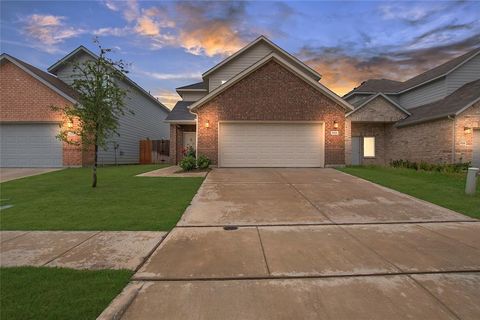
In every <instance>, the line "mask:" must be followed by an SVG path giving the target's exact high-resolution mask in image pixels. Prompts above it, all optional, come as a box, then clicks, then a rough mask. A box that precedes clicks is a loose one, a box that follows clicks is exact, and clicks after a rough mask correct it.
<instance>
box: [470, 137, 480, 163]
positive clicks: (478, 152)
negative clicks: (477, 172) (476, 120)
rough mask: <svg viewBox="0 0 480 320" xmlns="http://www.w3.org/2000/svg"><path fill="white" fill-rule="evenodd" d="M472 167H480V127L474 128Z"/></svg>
mask: <svg viewBox="0 0 480 320" xmlns="http://www.w3.org/2000/svg"><path fill="white" fill-rule="evenodd" d="M472 167H475V168H480V129H476V130H473V160H472Z"/></svg>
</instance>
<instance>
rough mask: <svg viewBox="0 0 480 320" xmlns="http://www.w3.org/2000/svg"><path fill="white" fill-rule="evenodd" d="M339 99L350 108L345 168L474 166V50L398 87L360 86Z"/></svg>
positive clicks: (381, 82) (478, 114) (477, 150)
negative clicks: (398, 164)
mask: <svg viewBox="0 0 480 320" xmlns="http://www.w3.org/2000/svg"><path fill="white" fill-rule="evenodd" d="M344 99H345V100H347V101H348V102H349V103H350V104H352V105H354V106H355V110H354V111H352V112H350V113H348V114H347V121H346V122H347V131H348V133H347V143H346V144H347V154H346V162H347V163H349V164H350V163H351V164H354V165H358V164H380V165H385V164H388V163H389V162H390V161H392V160H399V159H403V160H410V161H417V162H420V161H424V162H428V163H458V162H472V164H473V165H474V166H480V48H477V49H475V50H473V51H470V52H468V53H466V54H464V55H462V56H460V57H457V58H455V59H453V60H450V61H448V62H446V63H444V64H442V65H440V66H438V67H436V68H433V69H431V70H428V71H426V72H424V73H422V74H420V75H418V76H416V77H413V78H411V79H409V80H407V81H404V82H399V81H393V80H388V79H371V80H368V81H365V82H363V83H362V84H361V85H360V86H359V87H358V88H355V89H354V90H352V91H351V92H350V93H348V94H347V95H345V97H344ZM349 135H350V136H351V141H348V136H349Z"/></svg>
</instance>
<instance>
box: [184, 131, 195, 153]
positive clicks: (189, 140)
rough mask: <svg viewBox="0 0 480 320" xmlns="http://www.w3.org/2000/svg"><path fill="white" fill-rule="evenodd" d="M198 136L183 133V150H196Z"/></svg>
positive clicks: (192, 133)
mask: <svg viewBox="0 0 480 320" xmlns="http://www.w3.org/2000/svg"><path fill="white" fill-rule="evenodd" d="M196 136H197V134H196V133H195V132H184V133H183V148H184V149H187V148H189V147H192V148H193V149H195V146H196V140H197V139H196Z"/></svg>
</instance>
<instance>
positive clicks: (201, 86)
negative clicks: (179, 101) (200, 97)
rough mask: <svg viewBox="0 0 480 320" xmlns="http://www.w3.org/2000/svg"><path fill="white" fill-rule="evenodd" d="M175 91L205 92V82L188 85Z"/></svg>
mask: <svg viewBox="0 0 480 320" xmlns="http://www.w3.org/2000/svg"><path fill="white" fill-rule="evenodd" d="M176 90H177V91H207V90H208V89H207V83H206V82H203V81H202V82H197V83H193V84H189V85H186V86H183V87H178V88H177V89H176Z"/></svg>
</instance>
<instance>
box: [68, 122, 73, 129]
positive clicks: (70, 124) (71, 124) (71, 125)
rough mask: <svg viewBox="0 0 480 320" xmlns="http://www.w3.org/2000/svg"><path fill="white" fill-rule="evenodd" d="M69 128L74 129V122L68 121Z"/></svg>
mask: <svg viewBox="0 0 480 320" xmlns="http://www.w3.org/2000/svg"><path fill="white" fill-rule="evenodd" d="M67 127H68V128H69V129H72V128H73V122H72V121H68V122H67Z"/></svg>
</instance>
